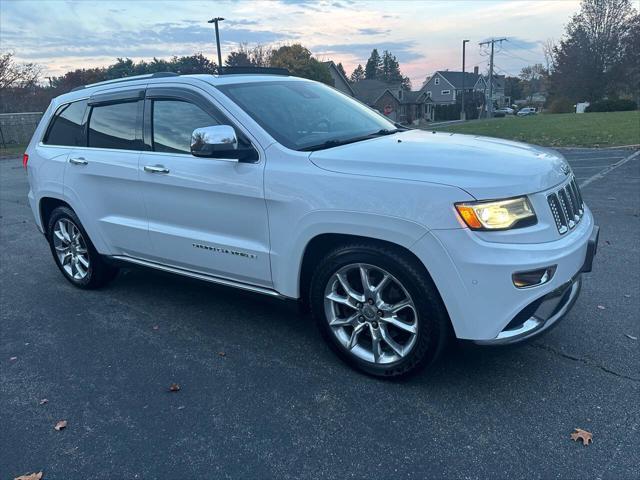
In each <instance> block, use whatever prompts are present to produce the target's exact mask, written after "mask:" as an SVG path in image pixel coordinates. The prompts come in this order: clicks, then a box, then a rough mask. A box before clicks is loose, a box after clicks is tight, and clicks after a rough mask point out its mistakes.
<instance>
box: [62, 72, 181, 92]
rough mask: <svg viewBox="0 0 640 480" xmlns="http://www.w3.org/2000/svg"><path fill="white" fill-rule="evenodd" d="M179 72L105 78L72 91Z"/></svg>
mask: <svg viewBox="0 0 640 480" xmlns="http://www.w3.org/2000/svg"><path fill="white" fill-rule="evenodd" d="M177 76H179V74H178V73H175V72H156V73H147V74H145V75H134V76H133V77H122V78H114V79H113V80H105V81H104V82H97V83H90V84H88V85H80V86H79V87H76V88H74V89H72V90H71V91H72V92H75V91H77V90H82V89H83V88H89V87H96V86H98V85H110V84H112V83H121V82H130V81H133V80H145V79H148V78H162V77H177Z"/></svg>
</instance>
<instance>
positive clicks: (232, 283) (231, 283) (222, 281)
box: [109, 255, 291, 300]
mask: <svg viewBox="0 0 640 480" xmlns="http://www.w3.org/2000/svg"><path fill="white" fill-rule="evenodd" d="M109 258H110V259H113V260H116V261H119V262H127V263H133V264H136V265H141V266H143V267H149V268H155V269H156V270H162V271H163V272H169V273H175V274H177V275H182V276H184V277H190V278H195V279H197V280H203V281H205V282H210V283H216V284H218V285H226V286H227V287H234V288H239V289H241V290H247V291H249V292H255V293H261V294H263V295H268V296H270V297H275V298H280V299H282V300H291V299H290V298H289V297H285V296H284V295H281V294H280V293H278V292H276V291H275V290H272V289H270V288H265V287H259V286H257V285H251V284H247V283H242V282H236V281H235V280H229V279H227V278H221V277H216V276H214V275H207V274H204V273H198V272H192V271H191V270H185V269H182V268H177V267H170V266H168V265H164V264H161V263H155V262H149V261H147V260H140V259H139V258H134V257H129V256H126V255H113V256H111V257H109Z"/></svg>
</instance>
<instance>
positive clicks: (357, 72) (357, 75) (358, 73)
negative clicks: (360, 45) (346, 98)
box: [351, 64, 365, 83]
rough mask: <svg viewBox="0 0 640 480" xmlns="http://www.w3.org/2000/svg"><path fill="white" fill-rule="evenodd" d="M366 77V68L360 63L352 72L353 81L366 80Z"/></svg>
mask: <svg viewBox="0 0 640 480" xmlns="http://www.w3.org/2000/svg"><path fill="white" fill-rule="evenodd" d="M364 78H365V77H364V68H362V65H360V64H358V66H357V67H356V68H355V69H354V70H353V73H352V74H351V82H352V83H356V82H359V81H360V80H364Z"/></svg>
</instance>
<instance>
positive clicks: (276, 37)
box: [3, 22, 292, 59]
mask: <svg viewBox="0 0 640 480" xmlns="http://www.w3.org/2000/svg"><path fill="white" fill-rule="evenodd" d="M78 29H79V31H76V32H74V37H75V38H78V39H80V41H78V42H73V41H70V39H69V37H68V36H67V35H63V34H58V35H48V36H47V38H46V39H45V40H43V39H42V38H41V37H40V36H39V35H37V34H35V33H33V34H29V33H24V32H19V31H8V32H3V43H4V44H6V45H7V46H9V48H13V49H16V50H18V49H19V51H20V57H22V58H26V59H29V58H39V59H47V58H55V57H68V56H72V55H74V54H75V55H77V56H79V57H87V56H111V57H113V58H115V57H120V56H128V57H140V56H141V57H148V56H162V57H167V56H169V55H174V54H184V53H187V52H188V53H193V52H196V51H203V50H204V51H206V50H208V49H212V48H214V47H215V36H214V30H213V28H212V27H210V26H204V25H198V24H188V23H172V22H168V23H159V24H156V25H154V26H153V27H149V28H145V29H142V30H136V31H131V30H122V31H119V32H118V35H112V34H111V33H110V32H95V31H88V30H86V29H85V30H83V29H82V28H81V27H78ZM220 38H221V41H222V42H223V43H225V44H237V43H244V42H246V43H274V42H281V41H285V40H288V39H291V38H292V35H291V34H290V33H286V32H273V31H266V30H251V29H248V28H242V27H239V28H235V27H225V28H223V29H221V32H220Z"/></svg>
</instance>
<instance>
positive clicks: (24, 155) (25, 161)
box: [22, 153, 29, 170]
mask: <svg viewBox="0 0 640 480" xmlns="http://www.w3.org/2000/svg"><path fill="white" fill-rule="evenodd" d="M28 162H29V155H27V154H26V153H23V154H22V166H23V167H24V168H25V170H26V169H27V163H28Z"/></svg>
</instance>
